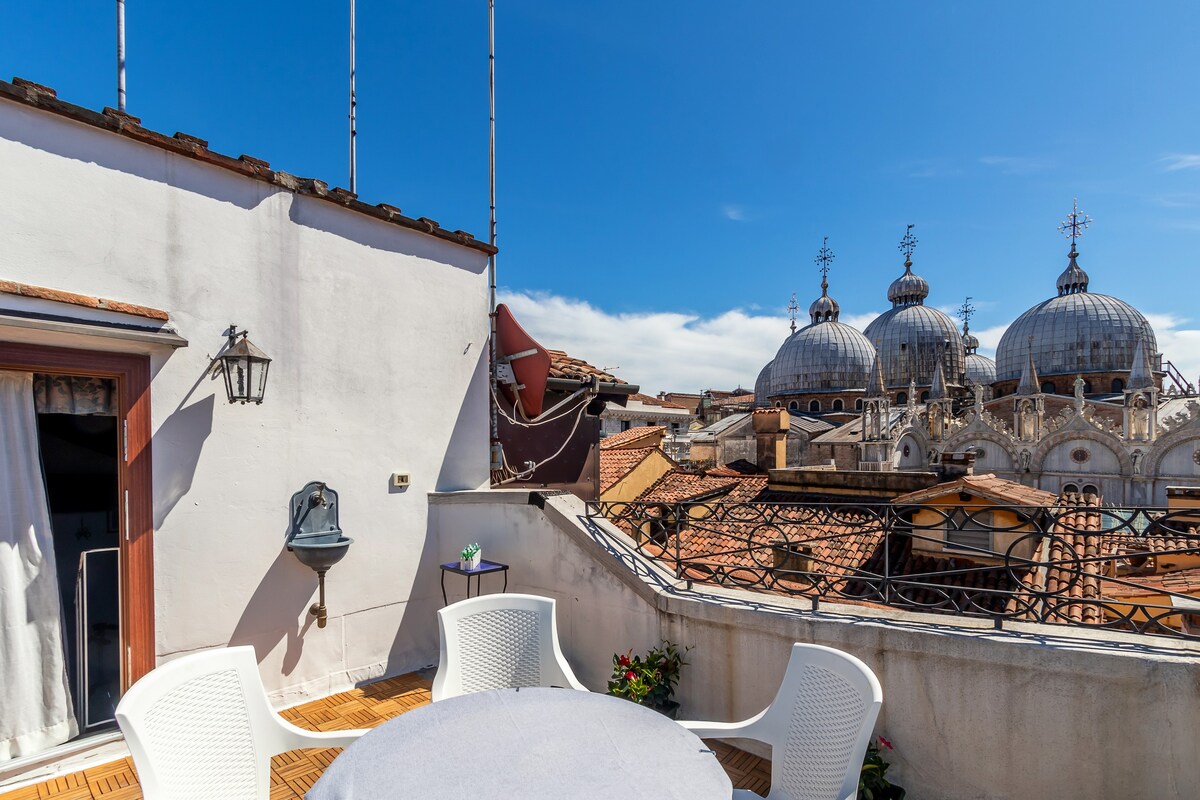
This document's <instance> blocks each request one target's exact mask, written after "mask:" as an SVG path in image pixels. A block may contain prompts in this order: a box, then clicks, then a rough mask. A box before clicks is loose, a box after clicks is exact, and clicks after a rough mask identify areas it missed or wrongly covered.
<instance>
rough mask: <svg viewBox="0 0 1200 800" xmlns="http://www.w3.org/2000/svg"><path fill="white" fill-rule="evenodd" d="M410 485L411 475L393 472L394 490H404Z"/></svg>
mask: <svg viewBox="0 0 1200 800" xmlns="http://www.w3.org/2000/svg"><path fill="white" fill-rule="evenodd" d="M410 483H412V474H411V473H408V472H393V473H392V487H393V488H395V489H404V488H407V487H408V485H409V484H410Z"/></svg>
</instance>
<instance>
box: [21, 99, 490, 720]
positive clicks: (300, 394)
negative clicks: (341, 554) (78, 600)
mask: <svg viewBox="0 0 1200 800" xmlns="http://www.w3.org/2000/svg"><path fill="white" fill-rule="evenodd" d="M0 175H3V176H4V179H5V191H4V192H2V193H0V242H2V243H3V246H0V277H2V278H7V279H10V280H15V281H20V282H25V283H29V284H35V285H39V286H45V287H50V288H54V289H61V290H66V291H72V292H78V293H83V294H90V295H97V296H102V297H106V298H112V299H115V300H121V301H126V302H131V303H137V304H142V305H147V306H152V307H156V308H161V309H164V310H166V311H168V312H170V314H171V318H172V320H173V322H174V325H175V326H176V328H177V329H178V331H179V333H180V334H182V335H183V336H184V337H186V338H187V339H188V340H189V341H190V346H189V347H187V348H185V349H181V350H177V351H171V350H168V349H165V348H161V349H158V350H157V351H156V352H155V354H154V357H153V372H154V378H153V383H152V409H153V426H154V438H153V458H154V509H155V513H154V516H155V529H156V531H155V542H154V545H155V555H154V558H155V597H156V607H155V613H156V631H157V632H156V635H157V652H158V655H159V658H160V659H167V658H171V657H173V656H175V655H177V654H180V653H183V652H187V651H191V650H195V649H198V648H207V647H213V646H223V645H226V644H253V645H254V646H255V647H256V648H257V649H258V655H259V659H260V661H261V662H262V670H261V671H262V674H263V677H264V680H265V681H266V683H267V685H268V688H269V689H270V690H272V691H273V692H275V693H276V694H277V695H279V696H283V697H286V698H287V699H291V700H294V699H298V698H299V697H300V696H303V695H307V694H310V693H312V694H324V693H328V692H329V691H333V690H337V689H340V688H342V687H344V686H346V685H347V684H348V683H350V682H352V681H354V680H355V679H361V678H364V677H367V676H374V675H379V674H383V673H389V674H391V673H398V672H403V671H406V670H410V669H413V668H415V667H419V666H423V665H425V664H426V663H428V650H429V648H428V645H429V642H430V641H431V639H432V641H434V642H436V624H435V623H434V622H433V616H432V609H433V608H434V607H436V604H435V603H434V602H433V596H432V594H429V592H432V591H434V585H433V584H432V583H429V584H427V585H422V584H421V583H420V580H421V576H420V575H419V568H420V566H421V565H423V564H426V563H427V562H428V559H427V558H426V557H425V555H426V549H427V547H428V541H427V528H428V509H427V501H426V496H427V493H428V492H430V491H432V490H435V489H442V490H448V489H464V488H476V487H479V486H481V485H485V482H486V481H487V479H488V474H487V466H488V464H487V458H488V455H487V410H486V409H487V405H486V402H487V399H486V357H485V356H486V336H487V305H486V302H487V300H486V292H487V286H486V270H485V266H486V256H485V255H484V254H483V253H481V252H479V251H476V250H472V249H468V248H465V247H460V246H457V245H454V244H450V243H448V242H444V241H441V240H438V239H435V238H433V237H429V236H424V235H422V234H420V233H417V232H414V231H410V230H407V229H404V228H400V227H398V226H396V225H391V224H388V223H385V222H381V221H376V220H372V219H370V218H368V217H365V216H363V215H361V214H357V213H355V212H352V211H349V210H346V209H343V208H340V207H338V206H336V205H334V204H332V203H327V202H324V201H320V200H317V199H313V198H308V197H301V196H296V195H293V194H292V193H290V192H288V191H285V190H281V189H279V188H277V187H273V186H271V185H268V184H264V183H262V182H258V181H254V180H251V179H249V178H244V177H241V176H239V175H236V174H234V173H231V172H228V171H226V170H222V169H219V168H216V167H212V166H209V165H206V164H202V163H199V162H196V161H193V160H189V159H186V158H183V157H179V156H175V155H172V154H169V153H167V152H164V151H162V150H160V149H157V148H154V147H150V146H145V145H141V144H138V143H136V142H133V141H130V140H128V139H125V138H121V137H119V136H116V135H113V134H109V133H107V132H104V131H100V130H97V129H94V128H90V127H86V126H83V125H80V124H77V123H74V122H71V121H68V120H65V119H62V118H59V117H55V116H53V115H50V114H46V113H44V112H39V111H36V110H32V109H26V108H23V107H20V106H15V105H13V104H9V103H0ZM389 199H392V200H403V199H404V198H389ZM435 212H436V209H430V210H429V213H430V216H436V213H435ZM230 322H236V323H237V324H238V325H240V326H242V327H244V328H248V329H249V331H250V334H251V339H252V340H253V341H254V342H255V343H256V344H257V345H259V346H260V347H261V348H262V349H263V350H265V351H266V352H267V353H268V354H269V355H270V356H271V357H272V358H273V359H274V362H273V363H272V365H271V371H270V379H269V383H268V385H267V391H266V400H265V402H264V403H263V404H262V405H261V406H240V405H236V406H233V405H229V404H228V402H227V401H226V400H225V398H224V389H223V386H222V384H221V382H220V381H219V380H217V381H214V380H210V379H209V378H208V377H207V375H206V372H207V369H208V366H209V359H210V356H212V355H213V354H215V353H216V352H217V351H218V350H219V349H220V348H221V346H222V344H223V343H224V339H223V337H222V332H223V330H224V329H225V328H226V326H227V325H228V324H229V323H230ZM80 344H86V342H81V343H76V344H75V346H80ZM91 346H94V347H95V348H96V349H105V347H106V344H105V342H104V341H103V340H98V341H96V342H95V343H92V344H91ZM396 470H403V471H408V472H411V474H412V486H411V488H410V489H408V490H407V491H402V492H396V491H392V490H390V489H389V477H390V474H391V473H392V472H393V471H396ZM310 480H324V481H327V482H328V483H329V485H330V486H331V487H333V488H334V489H336V490H338V491H339V492H340V494H341V523H342V526H343V528H344V529H345V531H346V533H347V534H348V535H349V536H351V537H353V538H354V539H355V544H354V545H353V546H352V547H351V549H350V552H349V554H348V555H347V557H346V559H345V560H344V561H343V562H342V563H341V564H339V565H337V566H336V567H334V568H333V569H332V570H331V571H330V573H329V577H328V606H329V611H330V620H329V625H328V627H327V628H325V629H323V630H318V629H317V628H316V626H315V625H314V624H313V623H312V621H311V620H312V618H311V617H309V616H307V610H308V607H309V605H310V603H312V602H313V600H314V594H315V589H316V579H315V576H314V574H313V573H312V572H311V571H310V570H308V569H307V568H305V567H303V566H301V565H300V564H299V563H298V562H297V561H296V560H295V558H294V557H293V556H292V555H291V554H290V553H288V552H286V551H285V550H284V548H283V538H284V533H285V531H286V529H287V525H288V512H287V507H288V501H289V498H290V496H291V494H292V493H293V492H295V491H298V490H299V489H300V488H301V487H302V486H303V485H304V484H305V483H306V482H308V481H310ZM418 606H419V608H420V611H419V613H415V612H414V608H416V607H418Z"/></svg>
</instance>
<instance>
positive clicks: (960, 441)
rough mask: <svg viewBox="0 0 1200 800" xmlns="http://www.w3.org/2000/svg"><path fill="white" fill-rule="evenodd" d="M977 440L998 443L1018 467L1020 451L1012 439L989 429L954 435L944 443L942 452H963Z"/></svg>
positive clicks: (1014, 466)
mask: <svg viewBox="0 0 1200 800" xmlns="http://www.w3.org/2000/svg"><path fill="white" fill-rule="evenodd" d="M976 442H987V443H989V444H994V445H996V446H997V447H999V448H1000V449H1001V450H1003V451H1004V452H1005V453H1007V454H1008V457H1009V459H1010V460H1011V461H1012V463H1013V468H1014V469H1015V468H1016V465H1017V458H1018V456H1019V454H1020V451H1019V450H1017V448H1016V446H1015V445H1013V443H1012V440H1011V439H1006V438H1005V437H1003V436H1001V435H1000V434H998V433H991V432H989V431H969V432H967V433H962V434H959V435H957V436H954V437H953V438H952V439H950V440H949V441H947V442H946V443H945V444H944V445H943V447H942V452H943V453H961V452H963V450H964V449H965V448H967V447H969V446H971V445H973V444H975V443H976Z"/></svg>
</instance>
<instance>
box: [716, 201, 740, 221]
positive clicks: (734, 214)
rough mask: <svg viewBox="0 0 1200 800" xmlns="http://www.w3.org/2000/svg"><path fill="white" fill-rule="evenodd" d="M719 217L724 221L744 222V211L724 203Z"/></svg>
mask: <svg viewBox="0 0 1200 800" xmlns="http://www.w3.org/2000/svg"><path fill="white" fill-rule="evenodd" d="M721 216H723V217H725V219H729V220H733V221H734V222H745V221H746V209H744V208H742V207H741V206H735V205H733V204H732V203H726V204H725V205H723V206H721Z"/></svg>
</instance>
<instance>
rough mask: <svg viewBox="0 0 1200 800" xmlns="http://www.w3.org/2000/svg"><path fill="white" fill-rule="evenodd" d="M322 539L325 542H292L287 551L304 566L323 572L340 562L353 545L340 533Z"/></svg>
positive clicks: (314, 539)
mask: <svg viewBox="0 0 1200 800" xmlns="http://www.w3.org/2000/svg"><path fill="white" fill-rule="evenodd" d="M324 538H325V539H327V540H324V541H318V540H317V539H316V538H310V539H304V540H303V541H292V543H291V544H289V545H288V549H289V550H291V551H292V552H293V553H295V554H296V558H298V559H299V560H300V563H301V564H303V565H304V566H306V567H311V568H312V569H315V570H317V571H319V572H324V571H325V570H327V569H329V568H330V567H332V566H333V565H334V564H336V563H337V562H339V561H341V560H342V558H343V557H344V556H345V555H346V551H347V550H349V549H350V545H351V544H353V543H354V540H353V539H351V538H350V537H349V536H343V535H342V534H340V533H337V534H333V535H332V536H329V537H324Z"/></svg>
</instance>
